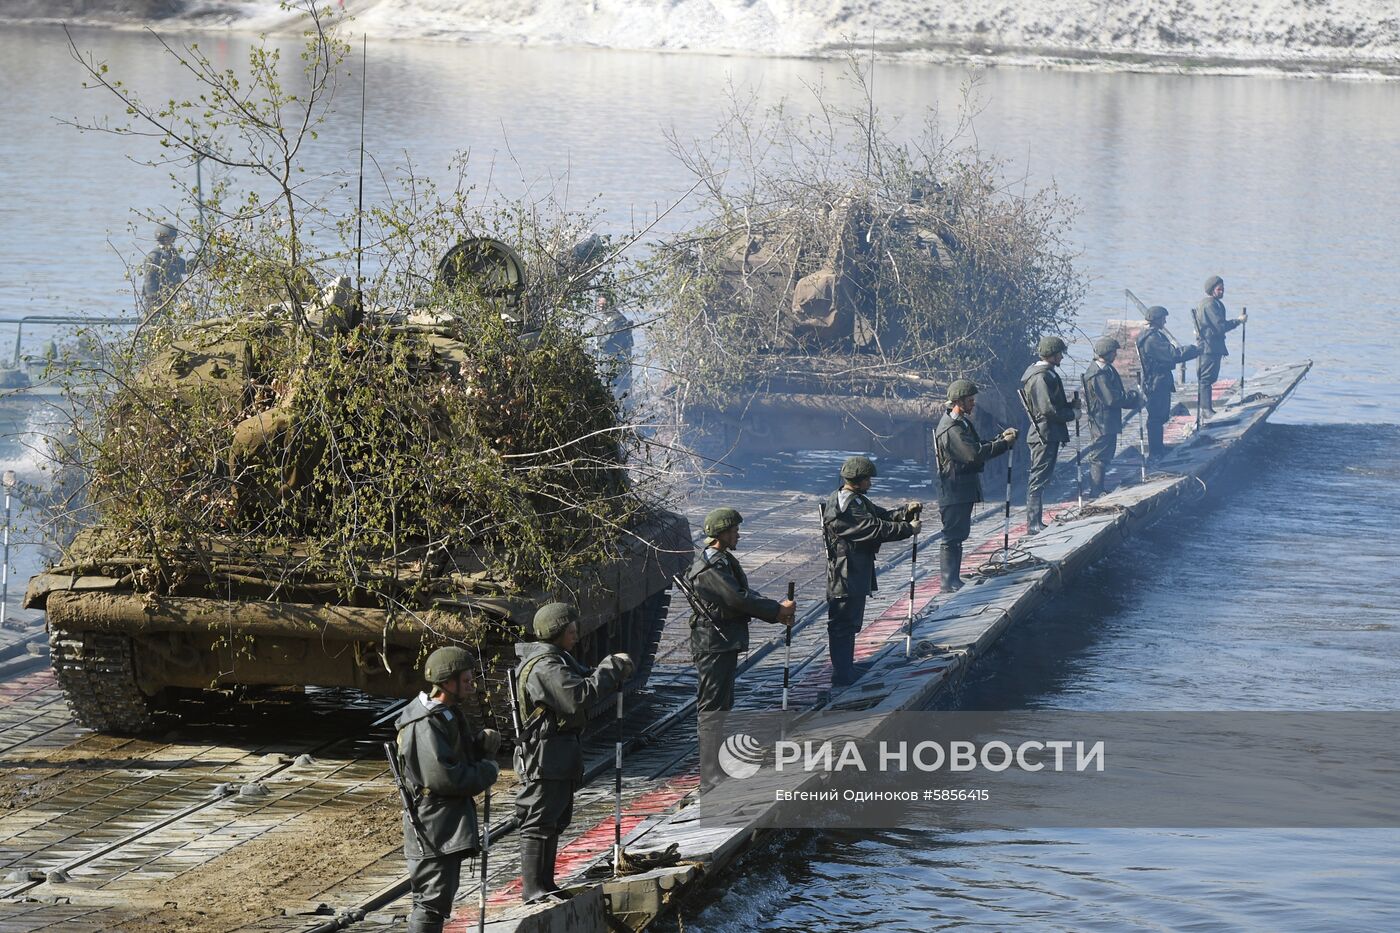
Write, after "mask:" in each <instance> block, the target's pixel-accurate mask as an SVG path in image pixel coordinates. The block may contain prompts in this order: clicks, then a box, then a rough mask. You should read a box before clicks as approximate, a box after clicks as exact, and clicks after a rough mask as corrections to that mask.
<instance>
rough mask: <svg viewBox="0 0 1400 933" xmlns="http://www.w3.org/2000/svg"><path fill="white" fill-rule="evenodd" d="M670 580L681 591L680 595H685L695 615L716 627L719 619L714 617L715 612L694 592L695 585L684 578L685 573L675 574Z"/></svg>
mask: <svg viewBox="0 0 1400 933" xmlns="http://www.w3.org/2000/svg"><path fill="white" fill-rule="evenodd" d="M671 582H673V583H675V584H676V589H678V590H680V591H681V595H683V596H684V597H685V601H686V602H688V603H690V608H691V609H692V610H694V612H695V614H696V615H698V616H701V617H703V618H704V620H705V621H706V622H708V623H710V624H711V625H712V626H715V627H716V628H718V627H719V620H718V619H716V618H715V614H714V613H713V612H711V611H710V607H709V604H707V603H706V602H705V601H704V600H703V599H701V598H700V595H699V594H698V593H696V592H695V587H694V586H692V585H691V583H690V581H689V580H687V579H686V578H685V574H683V573H678V574H676V575H675V576H674V577H672V578H671Z"/></svg>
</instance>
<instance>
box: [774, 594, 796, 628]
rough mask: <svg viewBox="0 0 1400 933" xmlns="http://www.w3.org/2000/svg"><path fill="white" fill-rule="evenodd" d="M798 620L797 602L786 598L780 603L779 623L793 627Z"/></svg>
mask: <svg viewBox="0 0 1400 933" xmlns="http://www.w3.org/2000/svg"><path fill="white" fill-rule="evenodd" d="M796 621H797V603H795V602H793V601H792V600H790V599H785V600H783V601H782V602H780V603H778V624H779V625H786V626H788V627H791V626H792V624H793V623H794V622H796Z"/></svg>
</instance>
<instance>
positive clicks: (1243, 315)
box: [1236, 311, 1249, 324]
mask: <svg viewBox="0 0 1400 933" xmlns="http://www.w3.org/2000/svg"><path fill="white" fill-rule="evenodd" d="M1247 320H1249V312H1248V311H1245V312H1242V313H1241V314H1240V319H1239V321H1237V322H1236V323H1239V324H1243V323H1244V322H1245V321H1247Z"/></svg>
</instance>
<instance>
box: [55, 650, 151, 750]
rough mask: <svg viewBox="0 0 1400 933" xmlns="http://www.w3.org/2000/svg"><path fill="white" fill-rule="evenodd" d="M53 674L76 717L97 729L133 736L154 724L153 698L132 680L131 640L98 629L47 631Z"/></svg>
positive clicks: (133, 675)
mask: <svg viewBox="0 0 1400 933" xmlns="http://www.w3.org/2000/svg"><path fill="white" fill-rule="evenodd" d="M49 652H50V657H51V658H52V660H53V670H54V676H55V677H57V679H58V683H59V686H61V687H62V688H63V693H64V696H65V697H66V699H67V700H68V708H69V709H70V710H72V711H73V716H74V717H75V718H76V719H77V720H78V722H80V723H82V724H83V725H85V726H87V727H88V728H90V729H96V730H97V731H98V732H112V733H117V734H119V735H136V734H140V733H143V732H150V731H151V730H153V729H154V728H155V727H156V719H155V715H154V713H155V711H156V710H157V709H158V708H159V705H160V704H159V699H160V698H159V697H158V696H156V697H151V696H147V695H146V694H145V693H142V692H141V688H140V687H138V686H137V683H136V663H135V659H134V657H133V654H132V648H131V639H130V638H129V637H128V636H126V635H104V634H102V633H99V632H65V631H63V630H62V629H52V630H51V631H50V632H49Z"/></svg>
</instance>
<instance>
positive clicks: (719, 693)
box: [685, 508, 795, 713]
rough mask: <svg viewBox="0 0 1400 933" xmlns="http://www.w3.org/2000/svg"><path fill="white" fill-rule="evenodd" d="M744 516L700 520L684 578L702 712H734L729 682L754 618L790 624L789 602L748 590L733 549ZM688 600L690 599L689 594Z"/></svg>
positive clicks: (721, 512)
mask: <svg viewBox="0 0 1400 933" xmlns="http://www.w3.org/2000/svg"><path fill="white" fill-rule="evenodd" d="M743 520H744V517H743V516H742V515H740V514H739V513H738V512H737V511H736V510H734V509H729V508H720V509H715V510H714V511H712V512H710V513H709V514H708V515H706V516H705V549H704V550H703V551H701V552H700V553H699V554H698V555H696V557H695V560H694V562H693V563H691V565H690V570H689V571H688V572H687V573H686V575H685V579H686V584H687V586H688V587H689V588H690V592H691V593H693V594H694V595H693V599H694V602H693V604H692V605H691V607H690V608H691V614H690V654H691V657H693V658H694V659H695V669H696V672H697V673H698V674H699V683H698V691H699V703H698V706H697V709H698V710H699V712H701V713H723V712H728V711H729V710H731V709H733V708H734V679H735V676H736V672H737V670H738V667H739V655H740V654H742V653H743V652H745V651H747V650H748V649H749V622H750V621H751V620H752V619H755V618H758V619H762V620H763V621H765V622H773V623H776V624H778V625H792V623H793V620H794V618H795V611H794V603H793V602H792V601H791V600H788V599H784V600H783V601H782V602H779V601H777V600H775V599H768V598H766V597H765V596H764V595H763V594H762V593H760V592H758V590H755V589H752V588H750V586H749V578H748V577H747V576H746V575H745V574H744V568H743V567H741V566H739V559H738V558H737V557H735V556H734V548H735V547H737V546H738V544H739V525H740V523H741V522H743ZM688 595H689V594H688Z"/></svg>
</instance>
